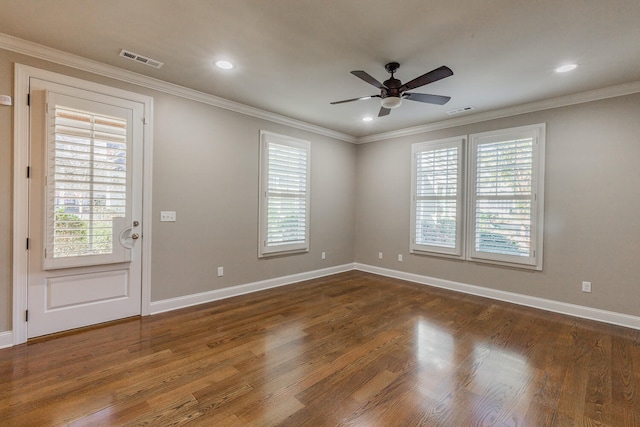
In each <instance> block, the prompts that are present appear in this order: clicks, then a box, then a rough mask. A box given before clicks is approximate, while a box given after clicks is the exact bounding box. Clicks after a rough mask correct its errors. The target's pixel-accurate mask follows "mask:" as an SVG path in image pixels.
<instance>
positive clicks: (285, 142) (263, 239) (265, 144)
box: [258, 130, 311, 258]
mask: <svg viewBox="0 0 640 427" xmlns="http://www.w3.org/2000/svg"><path fill="white" fill-rule="evenodd" d="M272 143H273V144H277V145H280V146H287V147H292V148H296V149H302V150H304V151H305V152H306V188H305V194H304V201H305V236H304V241H303V242H300V243H291V244H278V245H269V244H268V203H269V192H268V188H269V187H268V183H269V146H270V144H272ZM259 151H260V156H259V157H260V171H259V175H260V183H259V196H260V203H259V207H258V215H259V220H258V239H259V240H258V258H265V257H269V256H277V255H287V254H296V253H305V252H309V226H310V212H311V209H310V206H311V191H310V190H311V143H310V142H309V141H306V140H302V139H298V138H293V137H290V136H287V135H281V134H277V133H273V132H269V131H265V130H260V150H259Z"/></svg>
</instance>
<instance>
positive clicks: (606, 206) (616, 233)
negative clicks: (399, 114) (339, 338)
mask: <svg viewBox="0 0 640 427" xmlns="http://www.w3.org/2000/svg"><path fill="white" fill-rule="evenodd" d="M14 62H18V63H22V64H26V65H31V66H35V67H39V68H42V69H47V70H51V71H55V72H58V73H62V74H67V75H70V76H74V77H79V78H83V79H86V80H92V81H96V82H98V83H102V84H109V85H112V86H115V87H120V88H123V89H127V90H132V91H135V92H139V93H143V94H146V95H150V96H153V97H154V99H155V104H154V107H155V117H154V160H153V168H154V171H153V217H154V224H153V260H152V273H151V276H152V277H151V281H152V301H158V300H163V299H167V298H172V297H177V296H183V295H189V294H193V293H198V292H205V291H209V290H212V289H219V288H223V287H228V286H234V285H239V284H244V283H250V282H254V281H259V280H265V279H269V278H272V277H278V276H283V275H289V274H295V273H300V272H305V271H310V270H316V269H320V268H325V267H331V266H336V265H342V264H346V263H351V262H353V261H354V260H355V261H356V262H359V263H364V264H369V265H374V266H380V267H385V268H391V269H395V270H400V271H406V272H411V273H416V274H422V275H425V276H431V277H438V278H442V279H448V280H454V281H459V282H463V283H469V284H474V285H479V286H484V287H488V288H493V289H499V290H505V291H510V292H516V293H520V294H524V295H532V296H537V297H542V298H548V299H552V300H557V301H564V302H569V303H574V304H579V305H584V306H589V307H595V308H601V309H605V310H611V311H615V312H620V313H627V314H632V315H636V316H638V315H640V287H639V286H638V285H639V283H638V278H640V263H638V262H637V260H636V258H637V254H638V253H639V252H640V251H639V249H640V219H639V217H638V214H637V213H638V212H639V211H640V198H638V197H637V194H638V188H640V167H638V159H640V120H638V113H639V112H640V94H636V95H630V96H624V97H618V98H613V99H607V100H602V101H596V102H591V103H586V104H580V105H575V106H570V107H565V108H558V109H553V110H547V111H543V112H537V113H532V114H525V115H521V116H516V117H511V118H506V119H500V120H493V121H488V122H483V123H477V124H473V125H468V126H463V127H459V128H453V129H446V130H440V131H436V132H430V133H426V134H422V135H414V136H410V137H403V138H396V139H391V140H386V141H380V142H373V143H368V144H363V145H358V146H355V145H352V144H348V143H345V142H341V141H337V140H334V139H331V138H327V137H323V136H319V135H316V134H312V133H308V132H304V131H301V130H298V129H293V128H288V127H286V126H282V125H278V124H275V123H272V122H268V121H264V120H260V119H256V118H252V117H248V116H244V115H241V114H237V113H233V112H230V111H226V110H222V109H219V108H216V107H212V106H208V105H204V104H200V103H196V102H193V101H189V100H185V99H183V98H180V97H175V96H171V95H167V94H165V93H161V92H157V91H153V90H149V89H145V88H141V87H136V86H134V85H130V84H125V83H121V82H117V81H113V80H109V79H107V78H102V77H97V76H94V75H92V74H90V73H85V72H81V71H77V70H73V69H69V68H66V67H63V66H59V65H55V64H50V63H47V62H45V61H41V60H37V59H34V58H30V57H26V56H23V55H18V54H14V53H11V52H7V51H3V50H0V93H2V94H10V93H12V92H13V64H14ZM12 113H13V109H12V108H10V107H0V332H1V331H7V330H11V305H12V299H11V287H12V283H11V280H12V276H11V264H12V260H11V224H12V218H11V214H12V209H13V207H12V185H13V184H12V176H13V171H12V162H13V153H12V144H13V135H12ZM540 122H545V123H547V147H546V148H547V152H546V186H545V191H546V200H545V211H546V212H545V220H546V226H545V238H544V239H545V240H544V267H543V271H541V272H532V271H526V270H517V269H510V268H503V267H496V266H490V265H482V264H475V263H472V262H465V261H454V260H448V259H442V258H435V257H429V256H418V255H410V254H409V253H408V248H409V192H410V150H411V144H412V143H413V142H421V141H427V140H432V139H439V138H444V137H448V136H454V135H462V134H468V133H474V132H481V131H487V130H493V129H500V128H505V127H512V126H520V125H528V124H533V123H540ZM260 129H265V130H269V131H272V132H278V133H283V134H288V135H291V136H294V137H298V138H302V139H306V140H309V141H311V152H312V165H311V171H312V172H311V180H312V181H311V183H312V184H311V185H312V189H311V191H312V199H311V238H310V242H311V246H310V252H309V253H308V254H302V255H294V256H287V257H279V258H271V259H261V260H259V259H258V258H257V235H258V231H257V219H258V218H257V209H258V134H259V130H260ZM161 210H175V211H177V217H178V221H177V222H175V223H160V222H159V212H160V211H161ZM323 251H324V252H326V253H327V259H326V260H321V257H320V253H321V252H323ZM378 252H383V253H384V258H383V259H382V260H378V257H377V256H378ZM400 253H402V254H403V255H404V262H402V263H400V262H398V261H397V255H398V254H400ZM218 266H224V268H225V275H224V277H221V278H218V277H217V275H216V270H217V267H218ZM583 280H588V281H591V282H592V283H593V292H592V293H591V294H585V293H582V292H580V284H581V282H582V281H583Z"/></svg>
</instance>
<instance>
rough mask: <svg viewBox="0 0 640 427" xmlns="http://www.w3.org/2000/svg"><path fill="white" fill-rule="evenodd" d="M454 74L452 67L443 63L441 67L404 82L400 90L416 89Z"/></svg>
mask: <svg viewBox="0 0 640 427" xmlns="http://www.w3.org/2000/svg"><path fill="white" fill-rule="evenodd" d="M452 75H453V71H451V68H449V67H447V66H445V65H443V66H442V67H440V68H436V69H435V70H432V71H429V72H428V73H426V74H423V75H421V76H420V77H416V78H415V79H413V80H411V81H410V82H407V83H405V84H403V85H402V87H400V91H401V92H403V91H405V90H411V89H415V88H417V87H420V86H424V85H426V84H429V83H433V82H436V81H438V80H441V79H444V78H445V77H449V76H452Z"/></svg>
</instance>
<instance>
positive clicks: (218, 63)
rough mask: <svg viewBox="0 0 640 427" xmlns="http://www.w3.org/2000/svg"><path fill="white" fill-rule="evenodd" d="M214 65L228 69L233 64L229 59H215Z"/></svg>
mask: <svg viewBox="0 0 640 427" xmlns="http://www.w3.org/2000/svg"><path fill="white" fill-rule="evenodd" d="M216 67H218V68H222V69H223V70H230V69H232V68H233V64H232V63H231V62H229V61H216Z"/></svg>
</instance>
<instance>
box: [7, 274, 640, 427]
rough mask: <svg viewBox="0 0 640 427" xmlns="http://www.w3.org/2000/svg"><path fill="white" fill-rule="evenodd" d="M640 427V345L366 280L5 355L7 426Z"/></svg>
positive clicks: (485, 304)
mask: <svg viewBox="0 0 640 427" xmlns="http://www.w3.org/2000/svg"><path fill="white" fill-rule="evenodd" d="M149 424H151V425H160V426H169V425H172V426H173V425H184V424H188V425H189V426H194V425H195V426H199V425H203V426H245V425H286V426H296V427H298V426H337V425H340V426H343V425H344V426H346V425H350V426H418V425H421V426H455V427H458V426H494V425H495V426H616V427H617V426H640V331H637V330H631V329H626V328H621V327H615V326H611V325H605V324H600V323H596V322H590V321H586V320H580V319H575V318H571V317H566V316H562V315H558V314H554V313H548V312H544V311H539V310H534V309H529V308H525V307H520V306H515V305H510V304H506V303H500V302H495V301H491V300H487V299H483V298H478V297H473V296H468V295H462V294H457V293H453V292H448V291H444V290H439V289H434V288H430V287H427V286H422V285H416V284H411V283H406V282H402V281H400V280H395V279H389V278H384V277H380V276H375V275H371V274H367V273H362V272H348V273H343V274H338V275H334V276H329V277H326V278H322V279H316V280H311V281H307V282H303V283H300V284H296V285H291V286H286V287H281V288H277V289H272V290H268V291H264V292H260V293H255V294H250V295H245V296H241V297H236V298H232V299H228V300H224V301H219V302H214V303H209V304H204V305H200V306H197V307H192V308H188V309H183V310H179V311H174V312H171V313H165V314H159V315H156V316H152V317H146V318H136V319H130V320H126V321H121V322H117V323H113V324H108V325H102V326H99V327H94V328H91V329H88V330H83V331H78V332H74V333H70V334H63V335H59V336H56V337H53V338H50V339H40V340H37V341H34V342H29V343H27V344H24V345H20V346H16V347H13V348H9V349H4V350H0V425H1V426H3V427H4V426H57V425H72V426H85V425H86V426H101V425H105V426H120V425H126V426H133V425H149Z"/></svg>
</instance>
